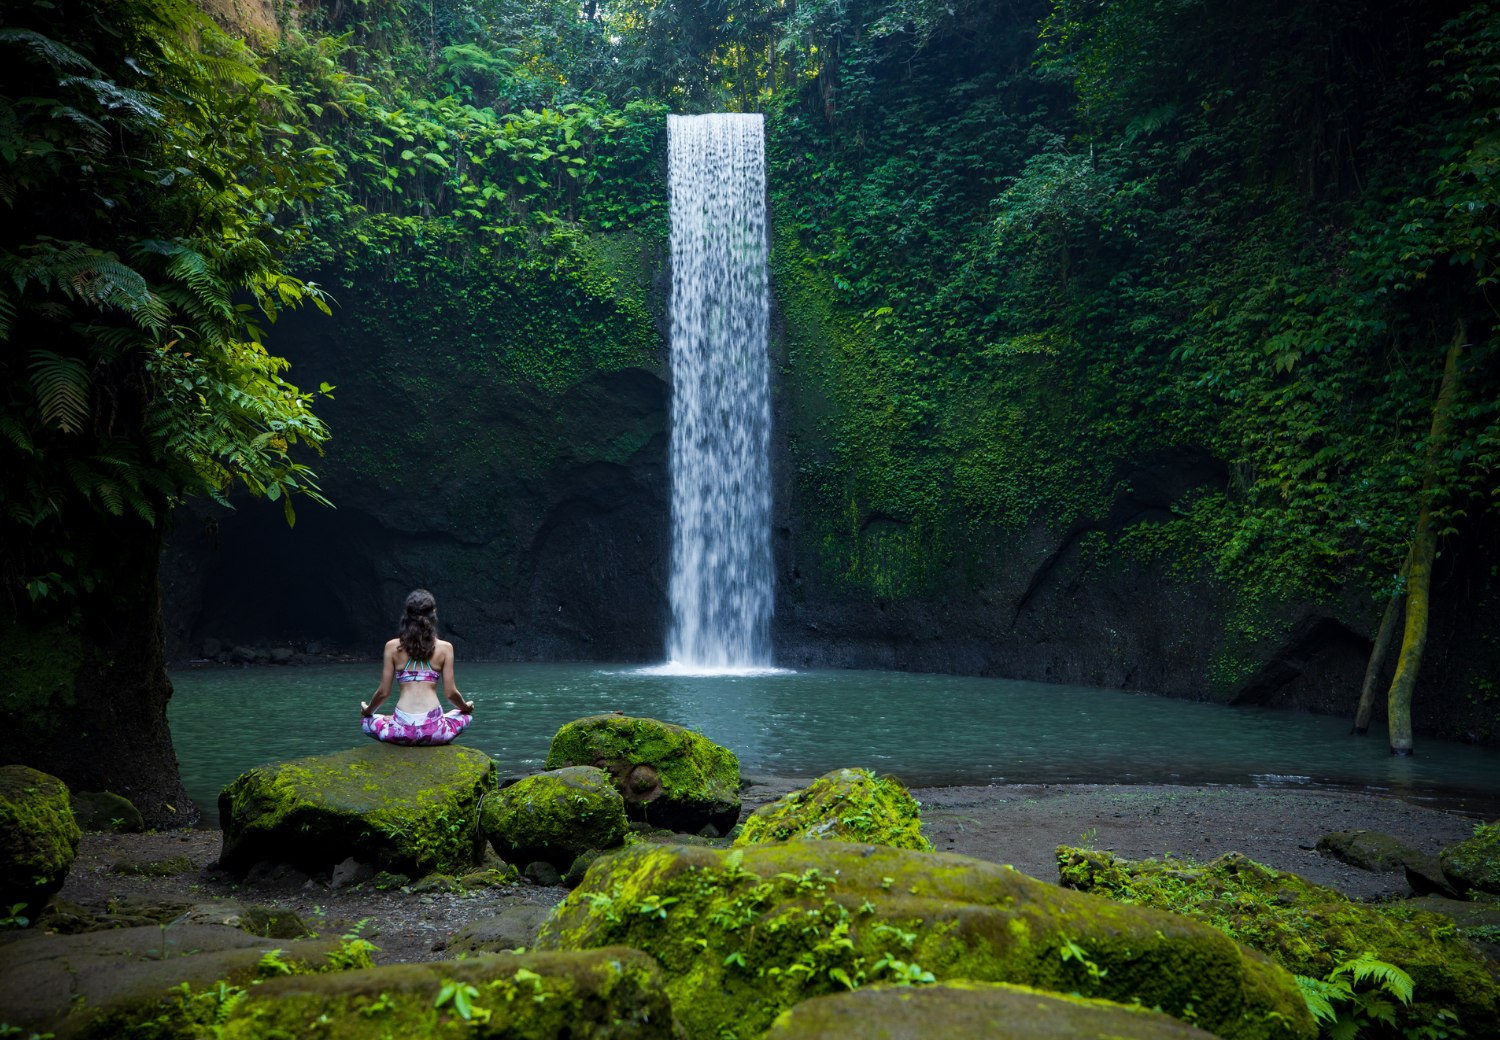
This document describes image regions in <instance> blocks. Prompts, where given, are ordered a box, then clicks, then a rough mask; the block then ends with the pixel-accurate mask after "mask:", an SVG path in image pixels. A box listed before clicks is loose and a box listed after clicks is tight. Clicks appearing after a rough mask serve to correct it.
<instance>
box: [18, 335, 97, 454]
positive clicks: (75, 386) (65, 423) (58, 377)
mask: <svg viewBox="0 0 1500 1040" xmlns="http://www.w3.org/2000/svg"><path fill="white" fill-rule="evenodd" d="M30 372H31V389H32V392H33V393H34V394H36V401H37V408H38V410H39V411H40V412H41V416H42V422H44V423H46V424H47V425H49V426H56V427H57V428H58V429H59V430H61V431H62V432H63V433H77V432H78V431H80V430H82V429H83V424H84V421H85V420H87V419H88V415H89V373H88V369H87V368H86V367H85V366H84V363H83V362H82V361H80V360H79V359H78V358H73V357H63V356H62V355H60V354H56V353H53V352H52V351H50V350H42V349H40V348H38V349H35V350H33V351H32V352H31V365H30Z"/></svg>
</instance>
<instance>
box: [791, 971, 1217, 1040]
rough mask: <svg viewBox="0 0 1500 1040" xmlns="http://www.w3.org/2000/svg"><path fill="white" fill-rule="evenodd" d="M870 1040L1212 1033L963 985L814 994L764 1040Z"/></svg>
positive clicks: (1142, 1013)
mask: <svg viewBox="0 0 1500 1040" xmlns="http://www.w3.org/2000/svg"><path fill="white" fill-rule="evenodd" d="M874 1023H879V1025H878V1027H875V1026H874ZM877 1028H878V1034H877V1032H876V1029H877ZM871 1035H879V1036H880V1038H881V1040H939V1038H941V1040H1080V1038H1101V1040H1102V1038H1105V1037H1108V1038H1110V1040H1212V1034H1211V1033H1205V1032H1204V1031H1203V1030H1201V1029H1197V1028H1195V1027H1193V1026H1190V1025H1188V1024H1187V1023H1186V1022H1183V1021H1180V1020H1178V1019H1175V1018H1173V1017H1172V1016H1170V1015H1165V1014H1162V1013H1161V1012H1160V1011H1150V1010H1147V1009H1146V1008H1143V1007H1127V1006H1126V1005H1124V1004H1116V1003H1114V1002H1113V1001H1108V1000H1089V999H1087V998H1083V997H1064V996H1060V995H1058V994H1056V993H1046V992H1043V991H1041V990H1036V989H1031V988H1030V987H1027V986H1011V985H1006V984H1003V983H984V982H963V981H959V982H949V983H940V984H938V985H934V986H921V987H917V986H882V987H876V988H873V989H861V990H856V991H854V992H852V993H839V994H835V995H834V996H829V997H815V998H814V999H812V1000H807V1001H803V1002H802V1003H801V1004H798V1005H797V1006H796V1007H794V1008H792V1009H791V1010H790V1011H785V1012H783V1013H782V1014H781V1016H780V1017H779V1018H777V1019H776V1021H775V1022H774V1023H772V1025H771V1029H770V1031H769V1032H767V1033H766V1036H765V1040H845V1038H847V1037H859V1036H871Z"/></svg>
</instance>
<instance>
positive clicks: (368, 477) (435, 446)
mask: <svg viewBox="0 0 1500 1040" xmlns="http://www.w3.org/2000/svg"><path fill="white" fill-rule="evenodd" d="M601 257H603V258H604V260H607V261H608V262H607V263H605V262H604V261H602V260H600V258H601ZM591 263H593V266H592V267H591V266H590V265H589V264H584V265H583V266H582V268H580V272H581V273H578V277H577V279H575V280H574V281H571V282H569V281H567V280H566V279H565V280H564V281H563V283H562V284H561V285H559V284H557V283H555V282H550V281H546V280H543V281H542V282H536V281H534V280H533V279H532V277H531V276H529V275H523V274H518V273H516V272H514V271H510V272H506V271H501V270H497V271H494V272H491V273H489V274H472V275H471V274H464V275H462V276H461V277H459V276H452V277H449V276H445V275H443V274H442V273H441V271H439V272H438V273H436V274H434V275H433V277H432V279H431V280H430V281H429V282H427V283H425V284H422V285H416V286H400V285H393V284H390V283H387V282H382V281H381V280H380V279H378V278H370V277H368V276H364V278H363V280H360V279H352V280H351V281H350V284H348V285H346V286H345V287H344V288H343V289H342V290H340V291H338V292H337V294H336V295H338V296H340V297H341V299H342V303H343V306H342V307H341V309H340V310H339V311H338V312H337V313H336V316H335V317H334V318H333V319H327V318H323V317H321V316H319V315H317V314H315V313H311V312H309V313H303V314H295V315H290V316H287V317H284V318H283V319H282V322H281V324H280V325H279V326H278V328H277V330H276V331H277V336H276V344H277V348H278V349H279V350H281V351H283V352H284V353H285V354H286V356H287V357H289V358H291V359H292V360H293V361H294V363H295V366H296V367H295V369H294V375H295V376H296V377H298V378H300V379H301V380H302V381H303V382H304V383H313V382H316V381H318V380H325V381H327V382H329V383H332V384H334V386H335V389H334V391H333V398H332V399H331V400H325V401H324V402H323V403H322V404H321V405H320V412H321V414H323V415H324V416H325V418H326V419H327V421H328V423H329V424H330V426H331V427H332V428H333V429H334V431H335V434H336V437H335V439H334V441H333V442H332V443H331V445H330V447H329V451H328V454H327V456H326V458H325V459H323V460H321V461H320V463H319V464H318V465H317V467H316V468H317V469H318V471H319V474H320V476H321V478H322V485H323V489H324V491H325V492H326V493H327V494H328V496H329V497H330V498H331V499H333V501H334V502H335V503H337V508H336V509H334V510H328V509H320V508H317V507H313V506H304V507H302V508H300V509H299V511H298V519H297V524H296V526H295V528H288V527H287V526H286V524H285V523H284V522H283V521H282V520H281V518H280V515H279V514H280V509H279V506H278V505H276V504H266V503H247V504H242V505H241V506H240V508H239V509H237V510H236V511H233V512H229V511H224V510H220V509H217V508H210V507H204V506H195V507H194V508H193V511H192V512H190V513H185V514H184V516H183V517H181V518H180V520H179V523H178V525H177V528H176V530H175V531H174V532H173V533H172V535H171V537H170V539H169V546H168V552H167V556H166V561H165V565H164V568H163V580H164V584H165V586H166V602H167V608H166V613H167V619H168V633H169V642H170V649H171V651H172V653H173V655H174V656H175V657H178V658H184V657H190V656H197V655H198V654H199V653H201V651H202V648H203V646H204V643H205V642H206V641H208V640H215V641H218V642H219V643H220V644H221V645H222V646H223V647H224V648H226V649H227V648H228V647H230V646H232V645H235V644H246V645H252V646H253V645H261V646H277V645H280V646H295V647H298V648H301V649H309V650H313V651H315V652H317V651H321V652H339V653H348V654H353V655H356V656H360V657H366V658H368V657H371V656H374V655H375V654H376V652H377V651H378V648H379V646H380V645H381V643H382V642H383V640H385V639H386V638H389V637H390V636H391V635H393V634H394V625H395V620H396V618H397V616H398V615H399V610H400V604H401V600H402V598H403V597H404V596H405V594H406V593H407V592H408V591H409V590H410V589H412V588H415V587H426V588H429V589H431V590H432V591H433V592H434V593H435V594H436V596H437V598H438V602H439V610H440V616H441V622H442V630H443V633H444V635H445V636H446V637H448V638H451V639H453V641H454V642H455V643H456V644H457V646H458V648H459V652H460V654H461V655H462V656H464V657H465V658H467V659H474V658H482V659H494V660H598V661H627V662H628V661H638V662H646V661H653V660H659V659H660V657H661V655H662V651H663V646H664V642H665V635H666V628H667V625H668V621H669V611H668V605H667V599H666V586H667V576H668V575H667V572H668V567H669V560H670V501H669V496H670V491H669V476H668V473H667V423H668V413H669V393H670V387H669V379H670V377H669V374H668V373H667V371H666V369H665V364H666V345H665V334H664V333H665V319H664V317H663V315H664V303H665V301H664V295H665V289H664V285H665V282H664V277H663V271H664V268H665V263H664V258H663V257H662V256H661V255H660V252H659V250H654V249H653V248H652V247H650V246H649V245H647V244H643V243H641V242H639V241H627V242H613V243H605V244H604V245H603V246H601V247H600V249H599V250H597V251H596V254H595V256H594V261H592V262H591ZM601 264H602V266H601ZM480 285H484V286H487V288H484V289H482V290H481V288H479V286H480ZM778 294H779V295H778V305H777V309H778V321H777V323H776V331H775V334H774V337H773V339H774V343H773V362H774V364H775V367H776V372H777V375H776V384H777V385H776V387H775V400H776V417H775V435H774V436H775V445H776V446H775V453H776V457H775V460H774V463H775V465H774V472H775V479H776V495H775V497H776V518H775V546H776V566H777V588H778V596H777V608H776V617H775V623H774V624H775V645H776V648H777V655H778V658H779V660H780V662H781V663H783V664H785V665H788V666H791V667H796V668H809V667H862V668H891V669H903V670H917V671H932V672H954V673H967V674H982V675H995V676H1005V677H1012V678H1021V679H1035V680H1043V681H1052V682H1064V683H1078V684H1083V685H1094V686H1102V687H1115V688H1125V689H1137V690H1145V691H1149V692H1155V693H1163V694H1168V695H1174V696H1183V697H1191V698H1212V699H1217V700H1222V701H1226V702H1232V703H1254V704H1266V705H1272V706H1281V707H1293V708H1300V709H1306V710H1312V711H1317V712H1331V713H1338V714H1348V715H1350V716H1351V717H1352V714H1353V710H1354V704H1355V702H1356V701H1357V699H1358V690H1359V683H1360V680H1361V677H1362V675H1363V671H1364V667H1365V660H1366V657H1367V655H1368V652H1369V646H1370V637H1371V634H1372V632H1371V627H1372V626H1373V624H1374V621H1375V620H1376V617H1377V616H1378V610H1379V605H1376V604H1372V603H1368V602H1359V601H1355V600H1352V599H1351V600H1350V601H1348V602H1336V603H1317V604H1314V603H1274V602H1262V603H1253V604H1246V603H1244V602H1240V601H1238V600H1237V599H1236V596H1235V594H1234V593H1233V591H1232V590H1231V589H1230V588H1228V587H1226V585H1225V584H1224V583H1223V582H1222V581H1219V580H1216V579H1214V578H1213V577H1212V576H1211V575H1209V574H1207V573H1206V571H1205V569H1204V568H1201V567H1195V566H1194V565H1193V562H1192V561H1191V560H1181V559H1165V558H1161V557H1159V556H1158V557H1149V556H1141V555H1133V554H1131V553H1129V552H1121V551H1114V550H1111V549H1110V546H1114V545H1118V544H1119V543H1120V539H1121V537H1122V536H1123V535H1125V534H1127V533H1128V532H1129V531H1131V530H1132V529H1134V528H1138V527H1140V526H1142V525H1150V524H1152V523H1153V522H1156V521H1159V520H1163V519H1166V518H1169V517H1171V516H1173V515H1174V512H1173V511H1174V507H1177V506H1179V505H1180V504H1181V503H1182V502H1183V501H1184V500H1185V498H1186V497H1188V496H1191V495H1192V494H1194V493H1196V492H1197V491H1199V490H1201V489H1203V488H1205V487H1210V488H1211V487H1216V486H1222V485H1223V483H1224V482H1225V480H1226V479H1227V474H1226V472H1225V471H1224V468H1223V467H1222V465H1220V464H1219V463H1218V462H1217V461H1216V460H1214V459H1213V458H1211V457H1210V456H1208V455H1206V454H1203V453H1197V452H1193V451H1190V450H1183V451H1179V452H1172V453H1166V454H1161V455H1158V456H1155V457H1149V458H1141V459H1136V460H1131V461H1130V462H1129V463H1128V464H1124V465H1121V466H1119V467H1117V468H1116V470H1115V471H1112V472H1110V473H1108V474H1106V478H1107V479H1106V480H1104V481H1103V482H1102V484H1101V486H1106V487H1108V488H1112V489H1113V491H1112V492H1111V493H1110V494H1109V495H1108V496H1106V497H1105V499H1104V500H1103V501H1102V503H1101V504H1100V506H1099V508H1097V509H1095V510H1094V511H1093V512H1092V514H1090V517H1089V518H1088V519H1084V520H1078V521H1074V522H1072V523H1067V524H1059V523H1056V522H1048V521H1047V520H1045V519H1044V518H1041V517H1040V516H1039V517H1038V519H1036V520H1035V521H1034V522H1032V523H1029V524H1027V525H1025V526H1024V527H1021V528H1016V527H1014V526H1010V527H999V526H995V527H991V528H984V527H974V528H971V529H969V530H968V531H967V532H966V533H964V534H963V535H962V537H954V535H953V533H952V532H934V531H932V530H930V529H924V528H923V527H922V525H921V523H920V522H917V521H913V520H912V519H910V518H906V517H902V516H898V515H890V514H883V513H879V512H873V511H868V510H862V509H861V508H860V506H859V504H858V502H857V500H856V499H855V498H854V497H849V498H848V500H847V501H846V500H845V498H844V497H843V496H845V495H846V494H848V488H847V487H845V486H844V485H838V487H835V488H834V489H833V490H832V491H830V484H829V474H830V473H833V474H835V475H837V474H839V473H841V472H844V470H843V469H841V467H848V466H853V465H854V463H853V462H851V461H849V460H843V461H841V460H839V459H836V458H830V457H829V447H828V442H827V438H826V437H825V436H824V433H823V432H822V431H823V430H824V429H825V425H824V424H825V423H826V422H827V420H828V418H829V416H830V415H831V414H833V413H834V412H835V411H836V410H838V409H840V408H845V407H847V405H841V404H838V403H836V402H835V401H834V400H833V398H832V396H831V394H830V390H829V387H830V383H829V369H828V367H827V364H826V362H827V358H826V357H824V356H823V355H824V354H826V353H827V352H828V351H832V350H836V349H838V343H837V342H836V339H830V338H828V337H826V336H823V335H822V334H821V333H820V332H819V329H820V328H822V326H820V325H818V324H816V323H812V324H810V323H808V322H807V321H805V320H799V319H798V317H797V313H796V312H797V308H798V306H799V305H798V302H797V300H796V298H795V297H796V294H795V292H792V293H790V294H789V293H788V291H787V289H786V287H785V286H782V287H780V288H779V289H778ZM870 407H872V408H873V407H874V403H871V405H870ZM872 421H873V420H872ZM840 488H842V490H840ZM856 490H857V489H856ZM1480 534H1481V533H1480V532H1471V533H1470V535H1469V536H1468V537H1467V538H1465V539H1461V540H1459V543H1458V544H1457V545H1456V547H1455V550H1454V551H1451V552H1450V553H1448V554H1447V555H1446V556H1445V557H1444V559H1443V561H1442V564H1443V566H1442V570H1441V573H1440V575H1439V581H1440V588H1439V590H1438V593H1437V597H1436V602H1438V603H1439V604H1441V605H1442V606H1441V608H1440V609H1438V610H1435V611H1434V632H1433V637H1432V642H1431V645H1430V647H1429V651H1428V657H1427V662H1428V663H1427V665H1426V668H1427V671H1426V672H1425V673H1424V674H1425V676H1426V678H1425V681H1424V683H1423V689H1422V691H1421V692H1420V693H1419V697H1418V701H1417V718H1418V723H1419V725H1420V726H1421V728H1422V729H1424V730H1425V731H1426V732H1429V733H1433V732H1435V733H1442V734H1444V735H1449V736H1455V737H1461V738H1463V737H1468V738H1470V739H1481V740H1488V739H1491V735H1490V733H1489V732H1488V730H1487V728H1486V727H1487V726H1488V725H1489V724H1490V720H1491V719H1492V718H1493V715H1494V709H1493V706H1492V705H1491V704H1490V703H1489V701H1488V700H1487V698H1488V697H1489V696H1490V695H1491V694H1490V691H1489V687H1487V686H1485V685H1484V683H1483V679H1482V677H1483V676H1484V675H1486V674H1490V675H1492V674H1494V667H1495V663H1494V658H1495V656H1496V653H1497V650H1496V647H1495V645H1494V644H1495V638H1494V636H1493V634H1492V632H1490V631H1489V630H1488V629H1486V627H1485V622H1484V619H1485V617H1487V616H1488V617H1490V618H1493V616H1494V606H1495V604H1496V602H1497V596H1496V589H1495V580H1494V578H1493V576H1492V575H1493V574H1494V566H1495V564H1496V563H1497V562H1500V561H1497V560H1496V559H1495V558H1494V555H1493V552H1492V551H1491V552H1490V553H1489V555H1486V550H1485V549H1484V546H1485V545H1486V544H1487V541H1486V539H1484V538H1482V537H1479V535H1480ZM1487 669H1488V671H1487ZM1382 689H1383V687H1382ZM1377 715H1378V713H1377Z"/></svg>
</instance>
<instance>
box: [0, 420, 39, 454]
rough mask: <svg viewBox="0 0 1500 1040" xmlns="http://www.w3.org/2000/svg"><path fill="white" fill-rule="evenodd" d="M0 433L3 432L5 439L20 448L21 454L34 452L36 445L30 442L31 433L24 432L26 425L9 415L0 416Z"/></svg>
mask: <svg viewBox="0 0 1500 1040" xmlns="http://www.w3.org/2000/svg"><path fill="white" fill-rule="evenodd" d="M0 433H3V434H5V436H6V439H7V440H9V441H10V442H11V443H12V444H14V445H15V446H16V447H17V448H20V449H21V453H22V454H23V455H35V454H36V445H35V444H34V443H32V440H31V434H29V433H27V432H26V427H24V426H22V425H21V424H20V423H18V422H16V420H15V419H13V418H11V417H10V416H8V415H3V416H0Z"/></svg>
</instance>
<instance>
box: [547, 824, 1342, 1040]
mask: <svg viewBox="0 0 1500 1040" xmlns="http://www.w3.org/2000/svg"><path fill="white" fill-rule="evenodd" d="M616 944H621V945H629V946H633V947H635V948H637V949H641V950H644V951H646V952H647V953H650V954H651V955H652V956H654V957H655V958H656V959H657V960H658V961H659V962H660V963H661V966H662V969H663V971H664V972H665V975H666V988H667V991H668V992H669V993H670V994H671V997H672V1004H673V1007H674V1008H675V1009H676V1013H677V1017H678V1018H679V1020H681V1021H682V1023H683V1025H684V1026H685V1027H686V1029H687V1032H688V1035H689V1036H690V1037H692V1038H693V1040H710V1038H717V1037H718V1036H719V1035H720V1030H721V1029H722V1028H723V1027H725V1026H726V1025H730V1026H731V1027H732V1028H733V1029H734V1030H735V1032H736V1033H737V1034H738V1035H740V1036H747V1037H748V1036H755V1035H757V1034H759V1033H761V1032H763V1031H764V1030H765V1029H766V1028H767V1027H768V1026H769V1025H770V1024H771V1022H772V1020H773V1019H774V1018H775V1017H776V1015H777V1014H778V1013H780V1012H781V1011H783V1010H785V1009H786V1008H789V1007H791V1006H792V1005H793V1004H796V1003H798V1002H800V1001H802V1000H805V999H808V998H810V997H816V996H820V995H824V994H829V993H836V992H839V991H841V990H844V989H846V988H852V987H855V986H863V985H870V984H879V983H883V982H901V981H909V982H924V981H939V982H941V981H947V980H953V979H970V980H976V981H988V982H1016V983H1023V984H1026V985H1033V986H1038V987H1041V988H1044V989H1049V990H1056V991H1061V992H1073V991H1076V992H1079V993H1082V994H1084V995H1087V996H1095V997H1104V998H1108V999H1112V1000H1119V1001H1122V1002H1132V1001H1139V1002H1140V1003H1142V1004H1145V1005H1146V1006H1147V1007H1152V1006H1160V1007H1161V1008H1162V1009H1164V1010H1166V1011H1167V1012H1168V1013H1176V1014H1177V1015H1179V1016H1187V1015H1193V1016H1196V1017H1195V1018H1194V1019H1193V1020H1194V1021H1195V1022H1196V1023H1197V1024H1199V1025H1200V1026H1202V1027H1203V1028H1205V1029H1209V1030H1212V1031H1213V1032H1216V1033H1218V1034H1219V1035H1220V1036H1222V1037H1225V1038H1226V1040H1292V1038H1296V1037H1303V1038H1310V1037H1312V1036H1313V1035H1314V1034H1315V1032H1316V1029H1315V1028H1314V1026H1313V1021H1312V1018H1311V1016H1310V1015H1309V1014H1308V1011H1307V1008H1306V1005H1305V1004H1304V1002H1303V1000H1302V997H1301V995H1300V994H1299V992H1298V990H1297V986H1296V983H1295V982H1294V981H1293V979H1292V977H1291V976H1290V975H1289V974H1287V973H1286V972H1285V971H1284V970H1282V969H1281V968H1279V967H1277V966H1276V965H1275V964H1273V963H1271V961H1269V960H1268V959H1266V958H1265V957H1264V956H1263V955H1261V954H1258V953H1256V952H1254V951H1253V950H1247V949H1245V948H1244V947H1242V946H1239V945H1238V944H1236V943H1234V942H1232V941H1231V940H1229V939H1228V938H1226V937H1225V936H1224V935H1222V934H1221V933H1219V932H1217V931H1215V930H1214V929H1212V928H1209V927H1208V926H1206V925H1204V924H1201V923H1199V922H1196V921H1190V920H1188V919H1187V918H1185V917H1180V916H1177V915H1175V914H1167V913H1162V912H1159V911H1154V910H1148V909H1145V908H1143V907H1127V906H1124V905H1122V904H1119V903H1115V902H1112V901H1110V900H1106V899H1098V898H1095V897H1092V896H1085V895H1083V894H1082V893H1078V892H1070V891H1068V890H1066V889H1062V888H1057V887H1055V886H1052V885H1046V884H1043V883H1042V882H1040V881H1037V880H1035V879H1033V878H1029V877H1026V876H1025V875H1023V874H1021V873H1019V872H1017V871H1015V870H1013V869H1011V868H1009V867H1001V866H997V865H996V864H993V863H986V862H984V861H982V860H976V859H970V858H968V857H966V856H957V855H952V854H948V853H920V852H912V851H907V850H900V849H891V848H885V847H882V846H878V845H856V844H850V843H846V842H833V841H821V842H820V841H792V842H776V843H771V844H766V845H753V846H749V847H747V848H743V849H733V850H730V851H715V850H711V849H706V848H701V847H694V846H656V845H645V844H643V845H637V846H632V847H629V848H626V849H624V850H622V851H620V852H617V853H614V854H612V855H610V856H608V857H606V858H604V859H602V860H600V861H599V862H597V863H595V864H594V866H593V867H592V868H590V869H589V872H588V874H587V875H586V877H585V878H584V881H583V884H582V885H580V886H579V888H578V889H577V890H575V891H574V892H573V893H571V894H570V895H569V896H568V897H567V899H565V900H564V901H563V902H562V903H561V904H560V905H559V906H558V908H557V910H556V911H555V912H554V913H553V916H552V917H551V918H549V919H548V921H547V922H546V923H545V924H544V925H543V926H542V931H541V934H540V935H539V936H538V938H537V945H538V947H539V948H541V949H569V950H578V949H590V948H594V947H601V946H609V945H616Z"/></svg>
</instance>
